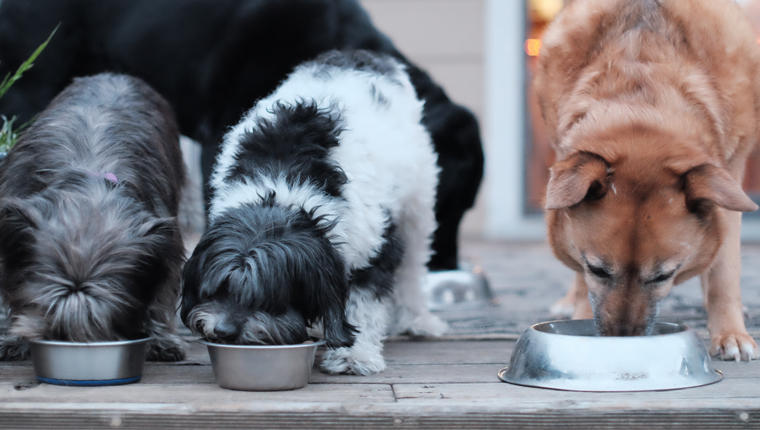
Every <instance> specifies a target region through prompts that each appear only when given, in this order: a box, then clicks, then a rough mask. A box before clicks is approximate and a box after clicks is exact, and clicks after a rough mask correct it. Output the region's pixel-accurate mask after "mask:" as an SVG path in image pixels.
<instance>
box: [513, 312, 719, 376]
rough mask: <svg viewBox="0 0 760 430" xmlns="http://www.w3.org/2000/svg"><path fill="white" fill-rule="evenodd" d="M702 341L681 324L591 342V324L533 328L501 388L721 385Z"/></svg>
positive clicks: (515, 352) (519, 346) (520, 345)
mask: <svg viewBox="0 0 760 430" xmlns="http://www.w3.org/2000/svg"><path fill="white" fill-rule="evenodd" d="M722 377H723V375H722V374H721V373H720V372H719V371H716V370H715V369H714V368H713V366H712V360H711V359H710V354H708V352H707V349H706V348H705V346H704V344H703V343H702V340H701V339H700V338H699V336H698V335H697V334H696V332H694V330H692V329H690V328H688V327H687V326H685V325H682V324H673V323H664V322H660V323H656V324H655V328H654V334H652V335H650V336H634V337H614V336H607V337H601V336H596V330H595V328H594V322H593V320H573V321H552V322H545V323H541V324H536V325H534V326H533V327H531V328H529V329H528V330H526V331H525V332H524V333H523V334H522V335H521V336H520V339H519V340H518V341H517V344H516V345H515V349H514V350H513V351H512V357H511V358H510V360H509V366H508V367H506V368H504V369H502V370H501V371H499V378H500V379H501V380H502V381H504V382H509V383H512V384H518V385H525V386H530V387H540V388H552V389H557V390H570V391H656V390H675V389H681V388H690V387H699V386H702V385H707V384H712V383H715V382H718V381H720V380H721V378H722Z"/></svg>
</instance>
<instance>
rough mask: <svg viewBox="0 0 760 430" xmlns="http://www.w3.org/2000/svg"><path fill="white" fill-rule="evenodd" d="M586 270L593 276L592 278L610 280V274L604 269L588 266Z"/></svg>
mask: <svg viewBox="0 0 760 430" xmlns="http://www.w3.org/2000/svg"><path fill="white" fill-rule="evenodd" d="M588 270H589V271H590V272H591V273H593V274H594V276H596V277H599V278H601V279H610V278H612V273H611V272H610V271H608V270H607V269H605V268H604V267H598V266H592V265H590V264H589V265H588Z"/></svg>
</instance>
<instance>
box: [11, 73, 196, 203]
mask: <svg viewBox="0 0 760 430" xmlns="http://www.w3.org/2000/svg"><path fill="white" fill-rule="evenodd" d="M178 135H179V132H178V129H177V126H176V121H175V120H174V114H173V113H172V111H171V108H170V107H169V106H168V104H167V103H166V102H165V101H164V99H163V98H162V97H161V96H159V95H158V94H157V93H156V92H155V91H154V90H153V89H152V88H150V87H149V86H148V85H147V84H145V83H144V82H143V81H141V80H139V79H137V78H133V77H130V76H126V75H113V74H100V75H95V76H91V77H86V78H78V79H75V81H74V83H73V84H72V85H70V86H69V87H67V88H66V89H65V90H64V91H62V92H61V93H60V94H59V95H58V96H57V97H56V98H55V99H54V100H53V101H52V102H51V104H50V105H49V106H48V108H47V109H46V110H45V111H43V112H42V113H41V114H40V116H39V118H38V119H37V120H36V121H35V122H34V123H33V124H32V126H31V127H30V128H29V130H28V131H26V132H25V133H24V134H23V135H22V136H21V139H20V140H19V142H18V144H17V146H16V147H15V148H14V150H13V151H12V152H11V153H9V154H8V157H7V160H6V162H5V164H4V165H5V166H7V168H6V172H4V173H3V175H2V176H0V197H11V196H12V197H26V196H28V195H30V194H32V193H34V192H37V191H40V190H42V189H44V188H45V187H46V186H48V185H50V184H51V183H52V182H54V181H56V180H59V179H61V175H66V174H67V172H71V171H76V172H79V173H85V174H90V175H94V176H103V175H106V174H112V175H114V177H115V178H116V179H117V180H118V181H122V180H123V181H126V182H128V183H131V184H134V185H135V187H136V188H137V189H139V190H141V191H142V192H143V195H144V196H145V198H146V199H155V198H156V197H157V196H160V199H161V200H162V202H161V206H164V208H161V210H162V211H164V210H166V211H167V212H168V213H166V214H164V215H166V216H176V215H177V206H178V202H179V192H180V188H181V186H182V185H183V184H184V177H185V172H184V165H183V164H182V156H181V153H180V151H179V143H177V144H176V145H172V144H169V145H165V144H162V143H163V142H172V141H173V140H177V141H178ZM62 154H66V156H62ZM156 170H158V171H161V172H165V173H166V174H167V176H168V177H169V178H176V180H171V181H156V180H152V179H151V178H152V177H154V174H155V172H156ZM22 177H23V178H26V180H23V181H22V180H18V178H22ZM149 196H151V197H149Z"/></svg>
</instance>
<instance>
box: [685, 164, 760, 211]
mask: <svg viewBox="0 0 760 430" xmlns="http://www.w3.org/2000/svg"><path fill="white" fill-rule="evenodd" d="M683 179H684V194H686V207H688V208H689V210H691V211H695V210H697V208H699V207H700V206H701V205H702V204H704V203H705V202H711V203H713V204H716V205H718V206H720V207H722V208H726V209H728V210H732V211H739V212H752V211H755V210H757V209H758V206H757V204H755V202H753V201H752V199H750V198H749V197H748V196H747V194H745V193H744V191H743V190H742V187H741V185H739V183H738V182H736V181H735V180H734V178H732V177H731V175H729V173H728V172H727V171H726V170H725V169H723V168H720V167H718V166H715V165H713V164H702V165H699V166H697V167H695V168H693V169H691V170H689V171H688V172H686V173H685V174H684V176H683Z"/></svg>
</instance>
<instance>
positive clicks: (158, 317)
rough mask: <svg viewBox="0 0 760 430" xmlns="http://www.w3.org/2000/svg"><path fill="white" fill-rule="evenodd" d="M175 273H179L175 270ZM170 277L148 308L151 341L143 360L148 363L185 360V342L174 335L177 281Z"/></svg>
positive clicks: (147, 329)
mask: <svg viewBox="0 0 760 430" xmlns="http://www.w3.org/2000/svg"><path fill="white" fill-rule="evenodd" d="M176 273H179V269H177V271H176ZM178 277H179V275H177V276H176V277H171V278H170V279H169V281H168V282H167V285H164V286H163V287H162V288H161V290H160V293H159V295H158V297H156V300H155V301H154V302H153V303H152V304H151V305H150V307H149V308H148V322H147V324H146V331H147V332H148V333H147V334H148V335H149V336H150V338H151V340H150V342H149V343H148V351H147V352H146V354H145V359H146V360H148V361H182V360H184V359H185V342H184V341H183V340H182V338H181V337H179V336H178V335H177V334H176V327H175V323H174V322H175V319H176V315H175V312H174V310H175V309H176V307H177V295H178V294H179V279H177V278H178Z"/></svg>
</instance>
